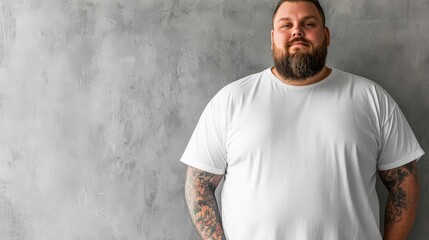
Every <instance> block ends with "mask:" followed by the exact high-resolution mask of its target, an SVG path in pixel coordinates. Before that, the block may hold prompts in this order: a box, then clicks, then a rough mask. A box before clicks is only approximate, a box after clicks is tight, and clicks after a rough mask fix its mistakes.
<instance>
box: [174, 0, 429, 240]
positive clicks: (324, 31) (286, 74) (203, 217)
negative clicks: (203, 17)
mask: <svg viewBox="0 0 429 240" xmlns="http://www.w3.org/2000/svg"><path fill="white" fill-rule="evenodd" d="M329 41H330V37H329V30H328V28H327V27H326V26H325V16H324V13H323V9H322V8H321V6H320V4H319V2H318V1H317V0H307V1H304V0H295V1H291V0H289V1H287V0H283V1H280V2H279V3H278V5H277V7H276V9H275V11H274V14H273V30H272V31H271V49H272V52H273V59H274V68H268V69H266V70H264V71H262V72H260V73H256V74H253V75H250V76H247V77H245V78H242V79H239V80H237V81H235V82H232V83H230V84H228V85H227V86H225V87H224V88H222V89H221V90H220V91H219V92H218V93H217V94H216V95H215V96H214V97H213V99H212V100H211V101H210V102H209V103H208V104H207V106H206V108H205V109H204V111H203V113H202V115H201V117H200V119H199V122H198V124H197V126H196V129H195V130H194V132H193V134H192V137H191V139H190V141H189V143H188V146H187V147H186V150H185V152H184V154H183V156H182V158H181V161H182V162H184V163H186V164H187V165H188V171H187V178H186V183H185V185H186V186H185V195H186V201H187V205H188V208H189V212H190V215H191V219H192V222H193V224H194V225H195V228H196V229H197V232H198V233H199V235H200V236H201V239H228V240H249V239H250V240H251V239H256V240H283V239H284V240H287V239H293V240H295V239H326V240H328V239H329V240H333V239H338V240H340V239H348V240H358V239H359V240H368V239H371V240H376V239H382V235H384V239H406V238H407V235H408V234H409V232H410V229H411V227H412V225H413V222H414V219H415V216H416V209H417V204H418V196H419V185H418V180H417V169H416V161H417V160H418V159H419V158H420V157H421V156H422V155H423V154H424V152H423V150H422V149H421V147H420V146H419V143H418V142H417V140H416V138H415V136H414V134H413V132H412V130H411V128H410V126H409V125H408V123H407V121H406V119H405V117H404V115H403V114H402V112H401V110H400V109H399V107H398V105H397V104H396V103H395V101H394V100H393V99H392V98H391V97H390V96H389V94H388V93H387V92H386V91H385V90H384V89H383V88H381V87H380V86H379V85H377V84H376V83H374V82H372V81H370V80H368V79H365V78H362V77H359V76H356V75H352V74H349V73H346V72H343V71H340V70H338V69H334V68H330V67H328V66H326V65H325V60H326V54H327V48H328V46H329V44H330V42H329ZM377 172H378V174H379V176H380V178H381V179H382V181H383V183H384V184H385V185H386V187H387V189H388V190H389V198H388V202H387V207H386V209H385V221H384V229H385V230H384V234H381V232H380V223H379V205H378V197H377V193H376V189H375V183H376V174H377ZM222 178H224V185H223V188H222V194H221V203H222V204H221V205H222V211H221V212H220V211H219V208H218V206H217V201H216V198H215V195H214V192H215V189H216V187H217V186H218V184H219V182H220V181H221V179H222Z"/></svg>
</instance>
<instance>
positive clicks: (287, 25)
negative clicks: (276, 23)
mask: <svg viewBox="0 0 429 240" xmlns="http://www.w3.org/2000/svg"><path fill="white" fill-rule="evenodd" d="M291 26H292V25H290V24H285V25H283V27H285V28H290V27H291Z"/></svg>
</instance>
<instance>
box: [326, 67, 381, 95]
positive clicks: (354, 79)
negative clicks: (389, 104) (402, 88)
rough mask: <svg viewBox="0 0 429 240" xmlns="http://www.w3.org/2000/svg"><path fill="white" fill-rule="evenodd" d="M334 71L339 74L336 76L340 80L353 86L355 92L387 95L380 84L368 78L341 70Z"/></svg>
mask: <svg viewBox="0 0 429 240" xmlns="http://www.w3.org/2000/svg"><path fill="white" fill-rule="evenodd" d="M333 70H334V71H336V72H337V74H336V76H337V78H338V79H340V80H341V81H343V82H345V83H346V84H349V85H351V86H353V88H355V90H362V91H375V92H382V93H387V92H386V90H384V88H383V87H382V86H381V85H380V84H378V83H377V82H376V81H374V80H371V79H369V78H367V77H364V76H361V75H357V74H354V73H350V72H346V71H344V70H340V69H335V68H333Z"/></svg>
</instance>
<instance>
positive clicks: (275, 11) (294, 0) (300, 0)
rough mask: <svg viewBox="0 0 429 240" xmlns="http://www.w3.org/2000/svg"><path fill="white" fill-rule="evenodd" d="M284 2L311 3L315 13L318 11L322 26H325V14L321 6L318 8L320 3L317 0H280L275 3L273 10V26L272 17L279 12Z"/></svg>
mask: <svg viewBox="0 0 429 240" xmlns="http://www.w3.org/2000/svg"><path fill="white" fill-rule="evenodd" d="M285 2H311V3H313V4H314V6H316V8H317V11H319V13H320V16H322V22H323V25H325V12H324V11H323V8H322V6H320V3H319V1H318V0H280V1H279V2H278V3H277V6H276V9H275V10H274V13H273V25H274V17H275V16H276V13H277V10H279V8H280V6H281V5H282V4H283V3H285Z"/></svg>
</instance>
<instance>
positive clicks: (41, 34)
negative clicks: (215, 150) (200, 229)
mask: <svg viewBox="0 0 429 240" xmlns="http://www.w3.org/2000/svg"><path fill="white" fill-rule="evenodd" d="M274 5H275V2H274V1H268V0H262V1H261V0H251V1H248V0H233V1H232V0H230V1H225V0H220V1H199V0H166V1H157V0H140V1H137V0H129V1H126V0H118V1H116V0H87V1H85V0H74V1H73V0H62V1H58V0H43V1H42V0H32V1H23V0H1V1H0V239H11V240H18V239H20V240H21V239H22V240H46V239H73V240H75V239H80V240H85V239H103V240H104V239H111V240H116V239H118V240H119V239H120V240H131V239H145V240H146V239H147V240H158V239H162V240H169V239H187V240H191V239H198V238H197V234H196V232H195V230H194V229H193V227H192V225H191V222H190V220H189V216H188V213H187V209H186V205H185V200H184V197H183V186H184V179H185V170H186V166H184V165H183V164H181V163H180V162H179V158H180V156H181V154H182V153H183V150H184V148H185V146H186V144H187V141H188V140H189V137H190V136H191V133H192V131H193V129H194V127H195V124H196V123H197V120H198V118H199V115H200V114H201V112H202V110H203V108H204V107H205V105H206V104H207V102H208V101H209V100H210V98H211V97H212V96H213V95H214V94H215V93H216V92H217V91H218V90H219V89H220V88H221V87H222V86H224V85H226V84H227V83H230V82H232V81H234V80H236V79H238V78H240V77H243V76H246V75H248V74H251V73H255V72H257V71H261V70H263V69H265V68H267V67H269V66H270V65H271V52H270V43H269V33H270V28H271V20H270V19H271V14H272V10H273V8H274ZM322 5H323V6H324V7H325V11H326V15H327V24H328V26H330V29H331V37H332V42H331V47H330V49H329V61H328V62H329V65H331V66H334V67H337V68H340V69H344V70H347V71H350V72H352V73H355V74H359V75H363V76H365V77H368V78H370V79H372V80H374V81H376V82H378V83H379V84H380V85H382V86H383V87H384V88H385V89H387V90H388V91H389V93H390V94H391V95H392V96H393V97H394V98H395V99H396V101H397V102H398V104H399V105H400V107H401V109H402V110H403V112H404V114H405V115H406V117H407V119H408V121H409V123H410V125H411V126H412V128H413V130H414V131H415V134H416V136H417V138H418V140H419V142H420V143H421V145H422V147H423V149H424V150H425V151H426V152H429V142H428V141H429V125H428V124H427V123H428V122H429V79H428V76H429V44H428V43H429V21H428V20H429V17H428V15H427V13H428V12H429V1H427V0H414V1H411V0H407V1H403V0H379V1H364V0H358V1H352V0H347V1H339V0H332V1H322ZM427 160H428V157H427V156H424V157H423V158H422V159H421V161H420V162H419V164H418V165H419V176H420V180H421V201H420V207H419V213H418V216H417V220H416V224H415V227H414V229H413V232H412V235H411V237H410V239H413V240H416V239H427V236H429V227H428V226H429V204H428V202H429V163H428V161H427ZM377 188H378V192H379V194H380V198H381V200H380V202H381V207H382V208H383V207H384V201H385V198H386V190H385V189H384V188H383V186H382V185H380V184H378V185H377Z"/></svg>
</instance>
